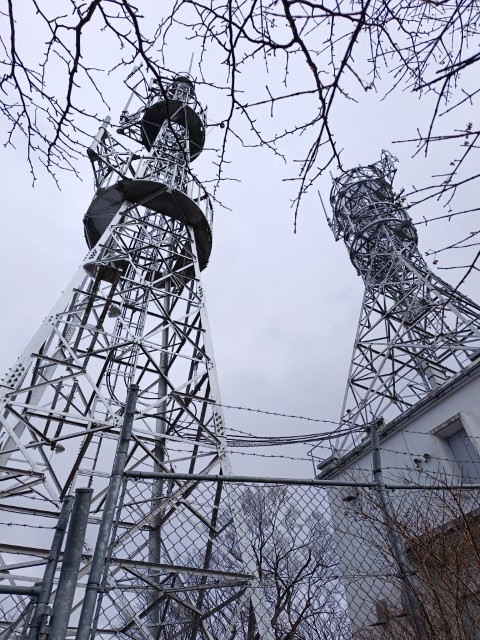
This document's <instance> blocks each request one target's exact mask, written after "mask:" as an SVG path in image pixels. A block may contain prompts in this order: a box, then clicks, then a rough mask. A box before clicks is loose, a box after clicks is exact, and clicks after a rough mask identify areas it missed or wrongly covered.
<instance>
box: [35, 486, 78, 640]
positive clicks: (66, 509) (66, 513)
mask: <svg viewBox="0 0 480 640" xmlns="http://www.w3.org/2000/svg"><path fill="white" fill-rule="evenodd" d="M72 504H73V496H67V497H66V498H65V500H63V502H62V509H61V511H60V516H59V517H58V522H57V526H56V527H55V535H54V536H53V541H52V546H51V548H50V553H49V554H48V558H47V566H46V567H45V573H44V574H43V580H42V582H41V583H40V591H39V594H38V599H37V603H36V605H35V611H34V613H33V617H32V621H31V623H30V630H29V632H28V640H37V638H38V635H39V633H41V631H42V626H43V624H44V622H45V617H46V615H47V613H48V603H49V602H50V596H51V595H52V588H53V578H54V576H55V571H56V568H57V564H58V558H59V556H60V551H61V549H62V544H63V539H64V537H65V531H66V529H67V525H68V520H69V518H70V512H71V510H72Z"/></svg>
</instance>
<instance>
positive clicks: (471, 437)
mask: <svg viewBox="0 0 480 640" xmlns="http://www.w3.org/2000/svg"><path fill="white" fill-rule="evenodd" d="M432 433H433V434H434V435H435V436H437V437H438V438H440V442H441V443H443V444H442V446H441V452H440V456H441V458H442V457H443V458H444V459H446V460H447V461H450V462H451V463H453V464H454V465H455V466H456V469H457V471H456V473H458V475H460V477H461V479H462V480H463V482H465V483H468V484H478V483H480V453H479V444H480V430H479V424H478V421H477V418H476V417H475V416H473V415H471V414H467V413H464V412H460V413H458V414H457V415H455V416H453V417H452V418H450V419H449V420H447V421H446V422H444V423H443V424H441V425H439V426H438V427H437V428H436V429H434V430H433V431H432Z"/></svg>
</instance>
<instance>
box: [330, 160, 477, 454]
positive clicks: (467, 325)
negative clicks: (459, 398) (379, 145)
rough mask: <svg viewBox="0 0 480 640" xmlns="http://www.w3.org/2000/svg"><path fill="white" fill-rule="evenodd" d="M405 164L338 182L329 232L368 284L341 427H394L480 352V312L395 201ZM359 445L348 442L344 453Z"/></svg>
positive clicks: (363, 170) (360, 171)
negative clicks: (423, 249)
mask: <svg viewBox="0 0 480 640" xmlns="http://www.w3.org/2000/svg"><path fill="white" fill-rule="evenodd" d="M394 163H395V158H393V156H392V155H390V154H389V153H388V152H386V151H384V152H383V153H382V158H381V160H380V161H379V162H376V163H375V164H372V165H369V166H366V167H358V168H355V169H351V170H348V171H345V172H344V173H343V174H341V175H340V177H338V178H336V179H334V184H333V188H332V192H331V197H330V202H331V206H332V210H333V218H332V220H329V225H330V227H331V229H332V231H333V234H334V236H335V239H336V240H340V239H341V240H343V241H344V243H345V245H346V247H347V249H348V251H349V255H350V259H351V261H352V264H353V266H354V267H355V268H356V270H357V273H358V274H359V275H361V276H362V278H363V281H364V283H365V293H364V297H363V301H362V308H361V311H360V320H359V324H358V329H357V333H356V337H355V343H354V348H353V354H352V360H351V365H350V371H349V375H348V383H347V389H346V393H345V398H344V403H343V409H342V416H341V424H342V426H343V428H351V429H354V428H355V427H358V426H367V425H368V424H371V422H372V420H376V419H380V418H383V419H385V420H387V421H388V420H391V419H392V418H394V417H396V416H398V415H399V414H401V413H403V412H404V411H406V410H407V409H408V408H409V407H411V406H412V405H414V404H415V403H416V402H417V401H419V400H420V399H421V398H423V397H424V396H426V395H427V394H429V393H432V392H435V390H436V389H438V388H439V387H440V386H441V385H442V384H443V383H445V382H446V381H448V380H450V379H451V378H452V377H453V376H455V375H456V374H458V373H459V372H460V371H462V370H464V369H465V368H466V367H468V366H469V365H470V364H471V363H472V360H474V359H476V358H477V357H478V356H479V355H480V351H479V349H480V307H479V306H478V305H476V304H475V303H474V302H472V301H471V300H469V299H468V298H467V297H465V296H463V295H462V294H461V293H459V292H458V291H457V290H455V289H453V288H452V287H451V286H450V285H449V284H447V283H446V282H444V281H443V280H442V279H441V278H439V277H438V276H437V275H436V274H435V273H433V272H432V271H431V270H430V269H429V267H428V266H427V264H426V263H425V261H424V259H423V257H422V255H421V254H420V252H419V250H418V246H417V244H418V239H417V232H416V229H415V227H414V225H413V223H412V220H411V218H410V216H409V215H408V213H407V211H406V210H405V208H404V207H403V205H402V201H401V199H400V198H399V197H398V196H396V195H395V193H394V192H393V189H392V182H393V178H394V175H395V171H396V170H395V167H394ZM356 442H358V440H357V438H356V437H355V436H353V435H352V436H346V437H345V438H343V439H339V440H338V442H337V445H336V452H335V455H337V456H338V455H339V454H341V452H342V450H344V449H345V448H346V447H347V448H349V447H350V446H351V445H352V444H355V443H356Z"/></svg>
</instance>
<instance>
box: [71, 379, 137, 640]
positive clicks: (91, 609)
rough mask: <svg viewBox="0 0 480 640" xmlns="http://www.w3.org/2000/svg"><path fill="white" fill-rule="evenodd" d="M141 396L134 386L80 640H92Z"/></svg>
mask: <svg viewBox="0 0 480 640" xmlns="http://www.w3.org/2000/svg"><path fill="white" fill-rule="evenodd" d="M137 396H138V385H136V384H132V385H130V387H129V389H128V393H127V402H126V405H125V414H124V416H123V425H122V430H121V432H120V439H119V441H118V448H117V452H116V454H115V460H114V462H113V470H112V477H111V479H110V484H109V485H108V490H107V495H106V497H105V505H104V508H103V515H102V521H101V523H100V527H99V530H98V537H97V543H96V545H95V551H94V552H93V558H92V566H91V568H90V575H89V577H88V583H87V587H86V590H85V598H84V600H83V606H82V612H81V614H80V620H79V622H78V629H77V635H76V639H77V640H88V638H89V636H90V631H91V627H92V621H93V616H94V613H95V602H96V600H97V595H98V592H99V589H100V581H101V579H102V573H103V568H104V565H105V557H106V554H107V547H108V541H109V539H110V533H111V530H112V525H113V522H114V519H115V508H116V506H117V501H118V495H119V493H120V488H121V485H122V479H123V472H124V470H125V465H126V463H127V455H128V445H129V442H130V436H131V434H132V426H133V418H134V416H135V407H136V404H137Z"/></svg>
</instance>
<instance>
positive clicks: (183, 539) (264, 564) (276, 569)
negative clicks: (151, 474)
mask: <svg viewBox="0 0 480 640" xmlns="http://www.w3.org/2000/svg"><path fill="white" fill-rule="evenodd" d="M164 483H165V485H168V486H165V494H164V495H165V497H164V498H158V506H157V509H154V510H151V512H153V513H155V514H156V515H155V516H154V519H152V518H151V517H148V515H146V518H145V519H144V523H145V524H144V526H143V527H141V528H137V530H136V532H134V533H133V534H132V530H135V527H132V526H131V525H130V524H129V523H131V522H132V521H137V522H138V515H139V512H141V511H143V510H145V514H147V513H148V510H149V508H150V505H149V503H150V502H151V496H152V481H147V480H139V481H136V482H133V481H131V480H130V481H128V482H127V484H126V487H125V493H124V499H123V504H122V506H121V507H120V508H119V513H118V528H117V531H116V534H115V536H114V538H113V540H112V545H111V554H112V555H111V562H110V566H109V568H108V571H107V572H106V574H105V584H106V585H107V589H106V593H105V596H104V597H103V600H102V602H101V606H100V607H99V610H98V616H97V627H98V634H99V635H101V630H104V632H105V637H107V634H108V636H111V634H112V632H113V633H118V634H120V635H121V634H124V633H126V634H127V635H132V634H133V635H135V637H137V636H138V637H141V633H142V631H141V628H142V627H143V628H145V627H148V625H149V624H150V621H152V624H153V625H154V626H155V627H156V628H158V629H159V630H160V631H159V635H158V636H157V637H159V638H185V639H187V638H193V637H199V638H230V639H231V640H234V639H237V638H238V639H241V638H242V639H243V638H245V639H246V638H254V637H257V635H256V633H255V631H254V619H253V612H252V609H251V604H250V601H249V599H248V598H247V597H246V595H247V594H248V591H249V589H258V591H259V593H261V594H262V597H264V598H265V600H266V602H265V604H266V609H267V611H268V621H266V622H267V624H268V626H269V627H271V629H272V631H273V633H274V637H275V638H279V639H280V638H283V639H286V638H305V639H306V638H338V639H340V638H348V637H350V632H349V627H350V623H349V621H348V617H347V615H346V607H345V597H344V590H343V586H342V583H341V579H340V574H339V562H338V557H337V554H336V549H335V542H334V534H333V529H332V526H331V521H330V519H329V515H328V499H327V496H326V494H325V492H324V491H319V490H318V488H316V487H315V488H312V487H298V486H287V485H275V486H265V485H261V484H260V485H259V484H251V485H249V484H235V483H230V482H224V483H222V484H221V485H218V484H215V483H213V482H196V483H191V485H190V487H189V489H188V490H189V504H188V510H187V505H186V504H185V503H184V501H183V498H182V492H183V491H184V487H183V486H181V485H179V483H178V481H175V480H165V481H164ZM220 491H222V492H227V493H229V494H230V497H231V498H232V500H231V501H230V504H232V502H233V500H234V501H235V504H236V506H237V508H238V509H239V511H240V513H241V517H242V518H243V521H244V525H245V531H246V532H247V534H248V538H249V542H250V544H251V547H252V548H253V551H254V557H255V570H256V574H257V576H258V579H257V578H253V579H252V576H251V575H249V573H248V568H247V567H246V566H245V565H244V563H243V561H242V549H241V544H242V542H241V540H240V539H239V537H238V535H237V531H238V529H236V528H235V527H234V526H233V523H234V519H235V518H234V514H233V513H232V510H231V509H230V508H229V507H228V506H226V505H228V504H229V503H228V502H224V503H223V505H222V506H221V507H219V508H218V509H217V512H216V513H215V514H212V513H211V505H212V504H219V496H218V494H219V492H220ZM167 496H168V497H167ZM192 506H193V508H192ZM212 516H213V517H212ZM152 545H153V546H154V547H155V548H156V549H158V555H159V563H158V564H155V565H154V564H152V563H149V561H148V558H149V557H150V554H151V549H152ZM205 549H207V552H206V553H205ZM108 584H111V585H113V586H112V587H111V588H109V587H108ZM118 594H122V595H123V597H124V598H126V599H127V600H128V605H129V606H128V609H124V610H123V611H122V612H121V613H120V614H119V612H118V608H117V607H116V600H117V597H118ZM201 612H203V613H201Z"/></svg>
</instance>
